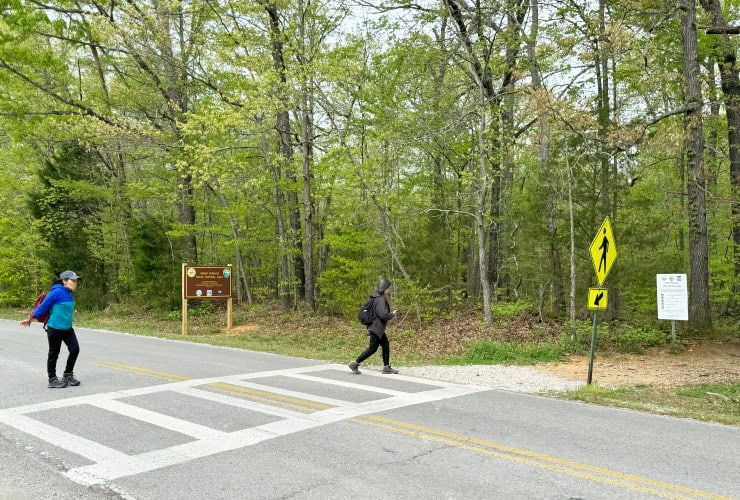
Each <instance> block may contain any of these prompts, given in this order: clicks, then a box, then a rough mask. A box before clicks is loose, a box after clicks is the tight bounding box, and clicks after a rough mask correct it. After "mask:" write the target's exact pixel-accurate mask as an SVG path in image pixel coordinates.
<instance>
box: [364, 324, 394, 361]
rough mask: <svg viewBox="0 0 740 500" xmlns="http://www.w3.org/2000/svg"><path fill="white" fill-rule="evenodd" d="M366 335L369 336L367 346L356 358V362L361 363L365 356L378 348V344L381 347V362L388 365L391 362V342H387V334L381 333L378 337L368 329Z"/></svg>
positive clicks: (370, 354)
mask: <svg viewBox="0 0 740 500" xmlns="http://www.w3.org/2000/svg"><path fill="white" fill-rule="evenodd" d="M367 334H368V337H370V343H369V344H368V346H367V349H365V351H363V353H362V354H360V356H359V357H358V358H357V360H356V361H357V362H358V363H362V362H363V361H365V360H366V359H367V358H369V357H370V356H372V355H373V354H375V351H377V350H378V346H380V347H382V348H383V364H384V365H385V366H388V365H390V364H391V344H390V343H389V342H388V335H383V336H382V337H378V336H377V335H375V334H374V333H373V332H371V331H368V332H367Z"/></svg>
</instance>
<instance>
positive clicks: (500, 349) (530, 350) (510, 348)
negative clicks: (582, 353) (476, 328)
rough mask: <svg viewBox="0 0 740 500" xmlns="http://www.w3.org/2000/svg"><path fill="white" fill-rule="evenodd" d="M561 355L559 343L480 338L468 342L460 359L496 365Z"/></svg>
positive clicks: (555, 357)
mask: <svg viewBox="0 0 740 500" xmlns="http://www.w3.org/2000/svg"><path fill="white" fill-rule="evenodd" d="M563 357H564V356H563V349H562V347H561V346H560V345H559V344H554V343H542V344H514V343H511V342H500V341H495V340H487V339H480V340H475V341H472V342H471V343H470V345H469V346H468V348H467V350H466V351H465V355H464V356H463V357H462V359H463V360H464V361H465V362H466V363H467V364H478V365H498V364H534V363H539V362H543V361H560V360H562V359H563Z"/></svg>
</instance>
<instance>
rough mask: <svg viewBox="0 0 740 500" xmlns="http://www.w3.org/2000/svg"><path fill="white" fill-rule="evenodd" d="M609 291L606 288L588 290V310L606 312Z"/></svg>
mask: <svg viewBox="0 0 740 500" xmlns="http://www.w3.org/2000/svg"><path fill="white" fill-rule="evenodd" d="M608 293H609V291H608V290H607V289H606V288H589V289H588V308H589V309H594V310H597V311H605V310H606V305H607V304H608V303H609V296H608Z"/></svg>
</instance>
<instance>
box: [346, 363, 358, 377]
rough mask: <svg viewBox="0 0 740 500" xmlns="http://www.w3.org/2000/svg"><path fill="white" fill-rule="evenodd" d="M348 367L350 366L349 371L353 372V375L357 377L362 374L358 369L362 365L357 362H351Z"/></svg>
mask: <svg viewBox="0 0 740 500" xmlns="http://www.w3.org/2000/svg"><path fill="white" fill-rule="evenodd" d="M347 366H349V369H350V370H352V373H354V374H355V375H359V374H360V373H362V372H360V370H359V369H358V367H359V366H360V363H358V362H357V361H350V362H349V364H348V365H347Z"/></svg>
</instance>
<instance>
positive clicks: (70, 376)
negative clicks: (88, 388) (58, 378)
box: [63, 373, 80, 385]
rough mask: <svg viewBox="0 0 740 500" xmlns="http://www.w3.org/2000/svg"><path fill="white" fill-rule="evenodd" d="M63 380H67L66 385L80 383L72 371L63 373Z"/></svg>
mask: <svg viewBox="0 0 740 500" xmlns="http://www.w3.org/2000/svg"><path fill="white" fill-rule="evenodd" d="M63 380H64V381H65V382H67V385H80V381H79V380H77V379H76V378H75V376H74V374H73V373H65V374H64V378H63Z"/></svg>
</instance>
